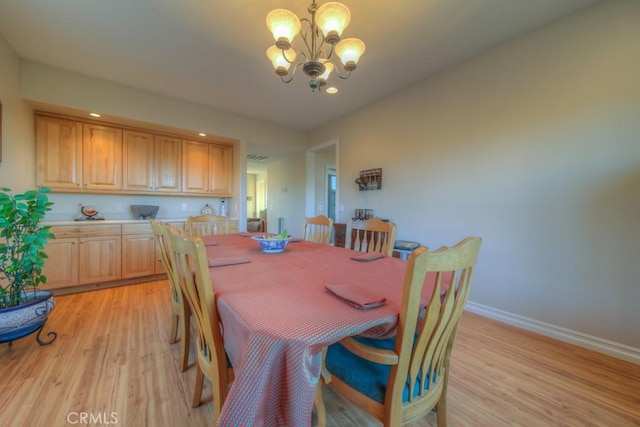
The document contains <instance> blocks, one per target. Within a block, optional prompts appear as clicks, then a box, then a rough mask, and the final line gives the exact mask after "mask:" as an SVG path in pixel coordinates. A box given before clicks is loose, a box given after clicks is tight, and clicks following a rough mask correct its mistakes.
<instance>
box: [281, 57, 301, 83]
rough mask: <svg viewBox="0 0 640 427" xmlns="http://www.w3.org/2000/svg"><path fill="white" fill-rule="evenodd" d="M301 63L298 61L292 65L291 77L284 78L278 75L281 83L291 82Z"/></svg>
mask: <svg viewBox="0 0 640 427" xmlns="http://www.w3.org/2000/svg"><path fill="white" fill-rule="evenodd" d="M302 65H303V63H302V62H298V63H297V64H296V65H295V66H294V67H293V71H292V72H291V77H289V79H288V80H287V79H285V78H284V76H280V80H282V82H283V83H291V81H292V80H293V76H294V75H295V74H296V71H298V69H299V68H300V67H302Z"/></svg>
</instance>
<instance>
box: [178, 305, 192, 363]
mask: <svg viewBox="0 0 640 427" xmlns="http://www.w3.org/2000/svg"><path fill="white" fill-rule="evenodd" d="M186 314H188V313H185V315H186ZM189 323H190V320H189V319H188V318H187V319H185V317H181V318H180V329H181V335H182V342H181V343H180V346H181V350H182V351H181V356H180V367H181V369H182V372H184V371H186V370H187V368H188V367H189V346H190V342H191V332H190V331H191V329H190V327H189V326H190V325H189Z"/></svg>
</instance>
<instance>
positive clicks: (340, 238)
mask: <svg viewBox="0 0 640 427" xmlns="http://www.w3.org/2000/svg"><path fill="white" fill-rule="evenodd" d="M333 231H334V234H333V246H337V247H340V248H344V245H345V241H346V239H347V224H342V223H334V224H333Z"/></svg>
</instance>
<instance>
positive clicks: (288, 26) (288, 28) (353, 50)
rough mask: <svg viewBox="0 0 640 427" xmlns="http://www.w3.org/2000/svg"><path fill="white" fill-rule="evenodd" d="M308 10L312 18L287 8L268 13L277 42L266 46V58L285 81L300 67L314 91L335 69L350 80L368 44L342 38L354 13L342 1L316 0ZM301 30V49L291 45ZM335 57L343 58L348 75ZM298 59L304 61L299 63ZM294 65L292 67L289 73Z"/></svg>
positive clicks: (269, 26) (291, 77)
mask: <svg viewBox="0 0 640 427" xmlns="http://www.w3.org/2000/svg"><path fill="white" fill-rule="evenodd" d="M308 11H309V14H310V15H311V17H310V18H301V19H300V18H298V17H297V16H296V15H295V14H294V13H293V12H291V11H288V10H286V9H275V10H272V11H271V12H269V14H268V15H267V28H269V30H270V31H271V33H272V34H273V38H274V40H275V44H274V45H272V46H271V47H269V48H268V49H267V57H268V58H269V59H270V60H271V63H272V65H273V67H274V68H275V70H276V74H277V75H278V76H280V78H281V80H282V81H283V82H284V83H290V82H291V81H292V80H293V76H294V74H295V72H296V71H297V70H298V69H299V68H301V69H302V71H303V72H304V73H305V74H306V75H307V77H308V78H309V87H311V90H313V91H315V90H316V89H318V90H320V88H321V87H322V86H325V85H326V84H327V80H328V79H329V76H330V74H331V73H332V72H333V71H335V74H336V75H337V76H338V77H339V78H341V79H348V78H349V77H350V76H351V72H352V71H353V70H355V69H356V67H357V64H358V60H359V59H360V57H361V56H362V54H363V53H364V51H365V45H364V43H363V42H362V40H360V39H356V38H348V39H344V40H342V39H341V37H342V33H343V32H344V30H345V28H346V27H347V26H348V25H349V22H350V21H351V12H350V11H349V9H348V8H347V7H346V6H345V5H343V4H342V3H338V2H328V3H325V4H323V5H321V6H318V5H317V4H316V2H315V0H313V3H312V4H311V5H310V6H309V8H308ZM303 24H304V26H303ZM303 27H304V28H303ZM299 33H300V34H301V38H302V43H301V44H302V47H303V48H304V49H302V50H296V49H294V48H293V47H292V43H293V41H294V39H295V37H296V36H297V35H298V34H299ZM335 56H337V57H338V58H340V61H342V69H343V70H344V71H345V74H341V73H340V71H339V69H338V67H337V65H336V63H335V62H334V59H333V58H334V57H335ZM296 58H302V60H301V61H299V62H296ZM292 65H293V70H292V72H291V75H289V70H290V68H291V66H292Z"/></svg>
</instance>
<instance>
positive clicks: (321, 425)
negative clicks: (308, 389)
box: [315, 378, 327, 427]
mask: <svg viewBox="0 0 640 427" xmlns="http://www.w3.org/2000/svg"><path fill="white" fill-rule="evenodd" d="M322 382H323V381H322V378H320V380H319V381H318V389H317V390H316V400H315V406H316V415H317V416H318V427H326V425H327V411H326V409H325V407H324V400H323V399H322Z"/></svg>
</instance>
